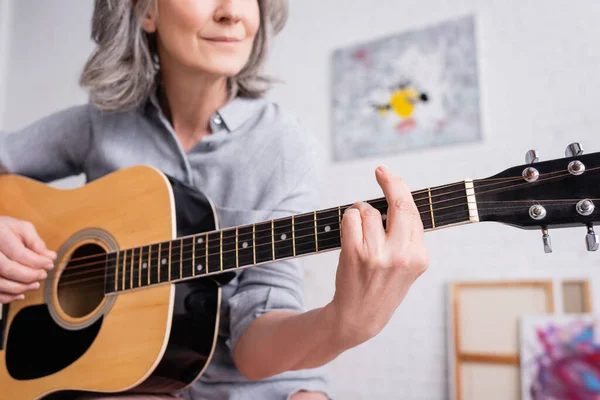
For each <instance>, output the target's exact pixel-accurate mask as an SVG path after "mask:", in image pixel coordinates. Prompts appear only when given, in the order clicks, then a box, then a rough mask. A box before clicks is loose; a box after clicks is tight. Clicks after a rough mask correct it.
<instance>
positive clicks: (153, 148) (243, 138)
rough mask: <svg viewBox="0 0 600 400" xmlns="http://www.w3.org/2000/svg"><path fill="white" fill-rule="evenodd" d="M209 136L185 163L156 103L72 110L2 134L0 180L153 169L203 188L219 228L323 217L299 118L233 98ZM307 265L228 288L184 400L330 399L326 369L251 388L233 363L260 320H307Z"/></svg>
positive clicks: (255, 275)
mask: <svg viewBox="0 0 600 400" xmlns="http://www.w3.org/2000/svg"><path fill="white" fill-rule="evenodd" d="M211 128H212V134H211V135H209V136H206V137H205V138H203V139H202V140H201V141H200V142H199V143H198V144H197V145H196V146H195V147H194V148H192V149H191V150H190V151H188V152H187V153H186V152H184V151H183V149H182V147H181V145H180V143H179V141H178V139H177V137H176V135H175V132H174V131H173V128H172V126H171V124H170V123H169V121H168V120H167V119H166V118H165V116H164V115H163V113H162V111H161V110H160V107H159V106H158V102H157V101H156V98H155V96H151V97H150V98H149V99H148V100H147V101H146V102H145V103H144V104H142V105H141V106H140V107H139V108H137V109H135V110H132V111H127V112H121V113H105V112H102V111H100V110H99V109H97V108H96V107H95V106H93V105H81V106H76V107H72V108H69V109H66V110H63V111H60V112H57V113H55V114H53V115H50V116H48V117H45V118H43V119H41V120H39V121H36V122H35V123H33V124H31V125H29V126H27V127H26V128H24V129H23V130H21V131H19V132H14V133H10V134H0V173H1V172H2V171H3V170H4V171H5V172H9V173H14V174H19V175H24V176H28V177H31V178H34V179H37V180H40V181H44V182H49V181H52V180H55V179H60V178H64V177H67V176H71V175H78V174H80V173H83V174H85V176H86V178H87V181H88V182H89V181H92V180H94V179H97V178H100V177H102V176H104V175H106V174H108V173H110V172H113V171H116V170H118V169H121V168H125V167H128V166H133V165H137V164H146V165H151V166H153V167H156V168H158V169H159V170H161V171H163V172H165V173H166V174H168V175H171V176H173V177H175V178H177V179H179V180H182V181H184V182H186V183H188V184H190V185H193V186H195V187H197V188H201V189H202V191H203V192H204V193H205V194H206V195H208V196H209V197H210V198H211V200H212V201H213V203H214V204H215V208H216V210H217V213H218V218H219V223H220V228H226V227H230V226H237V225H244V224H250V223H255V222H260V221H264V220H268V219H275V218H280V217H285V216H289V215H292V214H299V213H304V212H309V211H314V210H317V209H318V206H319V196H318V189H319V187H320V181H319V178H320V177H321V175H322V166H323V164H322V161H323V157H322V155H323V154H322V150H321V147H320V145H319V144H318V141H317V140H316V139H315V138H314V137H313V136H311V135H310V134H309V133H308V132H307V131H306V130H305V129H304V128H302V127H301V125H300V124H299V123H298V122H297V121H296V119H295V118H294V117H293V116H291V115H290V114H288V113H286V112H285V111H284V110H282V109H281V108H280V107H279V106H278V105H276V104H274V103H270V102H268V101H267V100H265V99H242V98H236V99H234V100H232V101H230V102H229V103H227V104H226V105H225V106H224V107H222V108H221V109H220V110H219V111H218V112H217V113H215V115H213V117H212V118H211ZM302 261H303V259H302V258H298V259H293V260H285V261H277V262H273V263H270V264H266V265H263V266H258V267H252V268H248V269H244V270H242V271H238V274H237V276H236V278H235V279H234V280H233V281H232V282H230V283H229V284H227V285H225V286H224V287H223V299H222V308H221V322H220V327H219V337H218V343H217V348H216V351H215V355H214V358H213V360H212V362H211V364H210V365H209V367H208V369H207V370H206V372H205V374H204V375H203V376H202V377H201V378H200V380H199V381H198V382H197V383H195V384H194V385H192V386H191V387H190V388H189V389H188V390H186V392H185V393H184V396H185V397H186V398H187V399H231V400H234V399H235V400H237V399H261V400H263V399H265V400H266V399H278V400H283V399H287V398H288V397H289V396H290V395H291V394H292V393H294V392H296V391H298V390H314V391H323V392H326V393H328V390H329V389H328V388H327V385H326V383H327V382H326V375H325V373H324V370H323V369H322V368H319V369H314V370H306V371H295V372H286V373H284V374H281V375H278V376H275V377H272V378H269V379H266V380H264V381H261V382H256V383H254V382H250V381H248V380H246V379H245V378H244V377H243V376H242V375H241V374H240V373H239V372H238V371H237V369H236V368H235V365H234V363H233V360H232V357H231V351H232V349H233V348H234V346H235V344H236V342H237V341H238V339H239V338H240V336H241V335H242V333H243V332H244V330H245V329H246V328H247V327H248V325H249V324H250V323H251V322H252V321H253V320H254V319H255V318H257V317H258V316H260V315H262V314H264V313H266V312H268V311H270V310H299V311H304V310H305V309H304V301H303V272H302V268H301V266H302ZM324 329H326V327H324ZM293 345H294V344H293V343H290V346H293ZM330 397H331V394H330Z"/></svg>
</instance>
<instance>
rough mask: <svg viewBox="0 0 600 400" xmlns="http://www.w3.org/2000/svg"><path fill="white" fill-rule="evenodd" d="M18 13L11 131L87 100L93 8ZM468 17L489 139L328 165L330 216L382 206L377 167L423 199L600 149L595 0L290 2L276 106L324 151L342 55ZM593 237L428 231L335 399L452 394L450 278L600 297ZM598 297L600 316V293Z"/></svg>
mask: <svg viewBox="0 0 600 400" xmlns="http://www.w3.org/2000/svg"><path fill="white" fill-rule="evenodd" d="M5 1H7V0H0V2H5ZM42 4H48V5H49V6H46V7H42ZM50 5H51V6H50ZM13 7H14V9H13V22H17V21H18V23H14V24H13V26H14V29H13V31H12V32H11V34H12V36H11V41H10V44H11V46H10V57H9V67H8V74H9V81H8V88H7V89H6V88H5V90H7V98H10V102H9V104H8V106H7V108H6V111H7V112H6V114H5V115H6V118H5V127H6V128H8V129H16V128H18V127H20V126H23V125H24V124H27V123H28V122H30V121H32V120H34V119H36V118H38V117H40V116H42V115H45V114H47V113H49V112H52V111H54V110H58V109H61V108H64V107H66V106H68V105H71V104H75V103H80V102H83V101H85V94H84V93H83V92H82V91H81V90H80V89H79V88H78V87H77V77H78V74H79V72H80V70H81V67H82V65H83V62H84V61H85V59H86V57H87V56H88V55H89V53H90V51H91V44H90V42H89V40H88V37H89V17H90V15H91V7H92V1H91V0H85V1H81V0H52V1H50V0H46V1H44V2H40V1H39V0H19V1H18V2H13ZM0 10H2V9H1V8H0ZM468 13H474V14H475V15H476V17H477V24H478V51H479V60H478V61H479V68H480V87H481V92H482V93H481V97H482V114H483V128H484V135H485V139H484V141H483V142H481V143H475V144H468V145H464V146H455V147H450V148H436V149H427V150H422V151H417V152H413V153H403V154H399V155H395V156H382V157H374V158H369V159H361V160H357V161H355V162H346V163H341V164H331V165H329V168H328V170H327V171H326V185H325V186H324V189H325V191H324V192H323V207H329V206H333V205H339V204H347V203H351V202H353V201H357V200H365V199H371V198H374V197H379V196H381V192H380V190H379V188H378V186H377V184H376V182H375V180H374V175H373V171H374V169H375V167H376V166H377V165H379V164H386V165H387V166H388V167H390V168H391V169H392V170H393V171H395V172H396V173H398V174H400V175H402V176H403V177H404V178H405V179H406V181H407V182H408V183H409V185H410V187H411V188H413V189H419V188H423V187H427V186H436V185H441V184H444V183H448V182H455V181H458V180H461V179H464V178H467V177H469V178H483V177H486V176H489V175H492V174H494V173H496V172H498V171H500V170H503V169H505V168H507V167H509V166H512V165H515V164H520V163H522V162H523V156H524V153H525V151H526V150H528V149H530V148H537V149H538V150H540V152H541V154H542V157H543V158H545V159H548V158H554V157H560V156H562V154H563V151H564V147H565V146H566V145H567V144H568V143H569V142H571V141H574V140H580V141H581V142H582V143H583V144H584V146H585V147H586V148H587V150H588V151H590V152H591V151H598V150H600V140H599V139H598V134H597V132H598V131H600V113H598V112H597V110H596V108H597V104H599V103H600V95H599V94H598V93H599V88H600V74H598V72H597V71H598V68H599V66H600V52H599V51H598V48H599V47H600V46H599V44H600V39H599V38H600V28H599V24H598V17H599V16H600V2H598V1H597V0H579V1H577V2H573V1H567V0H547V1H540V0H503V1H495V0H421V1H419V2H414V1H409V0H405V1H400V0H380V1H377V2H373V1H368V0H362V1H358V0H327V1H322V0H301V1H292V2H291V17H290V20H289V24H288V26H287V28H286V29H285V31H284V33H283V34H282V36H281V37H280V38H279V41H278V42H277V43H276V48H275V51H274V54H273V57H272V60H271V63H270V70H271V71H272V72H275V73H277V74H278V75H279V76H281V77H282V78H284V79H285V80H286V81H287V83H286V84H285V85H283V86H280V87H277V88H276V89H275V90H274V91H273V93H272V97H273V98H275V99H277V100H278V101H280V102H281V103H282V104H283V105H285V106H286V107H288V108H290V109H292V110H294V112H295V113H296V114H297V115H298V116H299V117H300V118H301V120H302V121H303V122H304V124H305V125H307V126H308V127H309V128H310V129H311V130H312V131H313V132H314V133H315V134H316V135H317V136H318V138H319V139H320V140H321V142H322V143H323V145H324V146H325V147H326V148H329V146H330V136H329V135H330V130H329V127H330V112H331V111H330V107H329V104H330V97H331V94H330V56H331V52H332V50H333V49H335V48H338V47H341V46H345V45H349V44H353V43H356V42H363V41H366V40H369V39H373V38H377V37H380V36H384V35H388V34H390V33H393V32H402V31H404V30H407V29H410V28H415V27H419V26H422V25H424V24H431V23H435V22H438V21H443V20H445V19H447V18H451V17H455V16H461V15H465V14H468ZM0 29H1V26H0ZM0 32H1V31H0ZM2 55H3V53H1V52H0V56H2ZM0 68H1V67H0ZM0 76H1V75H0ZM0 82H2V81H1V80H0ZM0 98H1V94H0ZM0 115H1V114H0ZM0 126H1V125H0ZM357 182H360V185H358V184H357ZM584 234H585V232H584V230H583V229H573V230H564V231H555V232H552V239H553V242H554V250H555V252H554V253H553V254H551V255H547V254H544V253H543V250H542V243H541V235H540V234H539V233H538V232H536V231H533V232H524V231H519V230H515V229H513V228H508V227H505V226H501V225H497V224H478V225H473V226H464V227H458V228H452V229H446V230H441V231H438V232H435V233H430V234H428V235H427V236H426V237H427V244H428V246H429V250H430V253H431V258H432V264H431V267H430V270H429V271H428V272H427V273H426V274H425V275H424V276H423V277H422V278H421V279H420V280H419V281H418V282H417V283H416V284H415V285H414V287H413V288H412V290H411V291H410V293H409V295H408V297H407V298H406V300H405V301H404V303H403V304H402V305H401V307H400V308H399V310H398V311H397V313H396V314H395V316H394V317H393V319H392V321H391V322H390V324H389V325H388V326H387V327H386V329H385V330H384V331H383V332H382V334H381V335H379V336H378V337H376V338H375V339H373V340H372V341H370V342H369V343H366V344H364V345H362V346H359V347H358V348H355V349H353V350H351V351H348V352H347V353H345V354H344V355H342V356H341V357H339V358H338V359H337V360H335V361H334V362H333V363H332V364H331V368H330V370H331V373H332V378H333V384H334V386H335V388H336V389H337V393H338V394H339V397H338V398H340V399H371V398H378V399H398V398H402V399H411V400H416V399H443V398H446V391H447V379H446V374H447V369H446V347H445V337H446V325H445V305H446V298H445V292H444V287H445V285H446V284H447V282H449V281H453V280H461V279H504V278H545V277H559V276H569V277H590V278H591V279H592V280H593V285H594V286H593V288H594V289H595V290H596V291H597V288H598V285H600V254H590V253H587V252H586V251H585V250H584V242H583V237H584ZM337 255H338V252H330V253H326V254H323V255H319V256H313V257H310V258H308V259H307V265H308V267H307V288H306V297H307V301H308V304H309V306H310V307H316V306H320V305H323V304H325V303H326V302H327V301H328V300H329V299H330V298H331V297H332V295H333V288H334V278H335V269H336V265H337ZM593 300H594V305H595V309H596V310H600V296H595V297H594V299H593Z"/></svg>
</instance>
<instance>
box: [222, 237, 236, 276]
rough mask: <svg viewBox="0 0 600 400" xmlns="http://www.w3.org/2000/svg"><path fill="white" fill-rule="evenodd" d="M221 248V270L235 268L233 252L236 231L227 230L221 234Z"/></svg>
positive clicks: (234, 252)
mask: <svg viewBox="0 0 600 400" xmlns="http://www.w3.org/2000/svg"><path fill="white" fill-rule="evenodd" d="M221 239H222V240H221V248H222V249H223V252H222V255H221V259H222V261H223V264H222V265H223V270H224V271H227V270H231V269H235V268H236V264H237V257H236V251H235V244H236V230H235V229H228V230H226V231H223V232H222V233H221Z"/></svg>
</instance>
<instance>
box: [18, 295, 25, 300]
mask: <svg viewBox="0 0 600 400" xmlns="http://www.w3.org/2000/svg"><path fill="white" fill-rule="evenodd" d="M17 300H25V295H24V294H20V295H18V296H17Z"/></svg>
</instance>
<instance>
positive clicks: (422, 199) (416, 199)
mask: <svg viewBox="0 0 600 400" xmlns="http://www.w3.org/2000/svg"><path fill="white" fill-rule="evenodd" d="M560 172H564V171H560ZM555 173H557V172H556V171H555V172H552V173H547V174H544V175H551V174H555ZM496 179H502V180H505V182H502V183H508V182H513V181H517V180H521V179H522V177H518V178H516V177H506V178H496ZM490 180H491V179H490ZM482 181H485V180H482ZM477 182H478V183H479V182H480V181H477ZM498 183H499V182H498ZM498 183H491V184H488V185H481V186H478V189H481V188H485V187H487V186H491V185H497V184H498ZM452 186H460V187H461V189H460V190H455V191H452V192H445V193H441V194H437V195H434V196H431V199H432V200H433V199H434V198H437V197H440V196H447V195H449V194H454V193H462V192H464V191H465V187H464V186H465V182H464V181H462V182H456V183H452V184H448V185H445V186H438V187H437V188H435V189H434V188H432V189H431V190H432V193H433V191H439V190H442V189H443V188H449V187H452ZM428 193H429V192H428V190H422V191H419V192H413V193H411V194H412V195H413V200H414V201H415V203H416V202H418V201H427V202H428V203H427V204H425V205H421V206H418V207H429V198H430V196H429V195H427V196H425V197H423V198H415V196H416V195H417V194H428ZM465 197H466V196H465ZM456 199H459V198H456ZM383 200H385V198H378V199H371V200H364V202H367V203H369V204H371V205H373V203H376V202H377V203H379V202H382V201H383ZM452 200H453V198H450V199H446V200H443V201H438V202H435V203H433V205H437V204H439V203H442V202H447V201H452ZM386 201H387V200H386ZM350 206H351V205H350ZM350 206H348V207H350ZM340 207H342V206H340ZM344 207H346V205H344ZM333 211H336V212H337V211H338V207H335V208H328V209H324V210H319V211H316V214H317V215H319V214H324V213H328V212H333ZM426 212H429V211H423V213H426ZM314 213H315V212H309V213H304V214H299V215H295V216H294V217H295V218H299V217H311V218H312V217H313V215H314ZM273 221H275V222H280V221H282V222H287V221H291V216H288V217H283V218H280V219H275V220H273ZM270 222H271V221H261V222H257V223H256V224H255V225H261V224H270ZM251 227H252V225H247V226H239V227H237V228H251ZM235 228H236V227H232V228H225V229H223V230H222V231H223V232H228V231H232V230H235ZM270 231H271V228H267V229H263V230H258V231H255V233H262V232H270ZM211 232H220V230H219V231H211ZM206 233H208V232H206ZM206 233H198V234H195V235H190V236H184V237H183V238H184V239H185V238H189V237H193V236H202V235H205V234H206ZM214 240H216V241H218V239H214ZM158 243H159V242H156V243H152V244H150V245H148V246H151V245H154V244H156V245H158ZM93 257H97V256H96V255H90V256H82V257H77V258H74V259H71V261H79V260H84V259H89V258H93Z"/></svg>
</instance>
